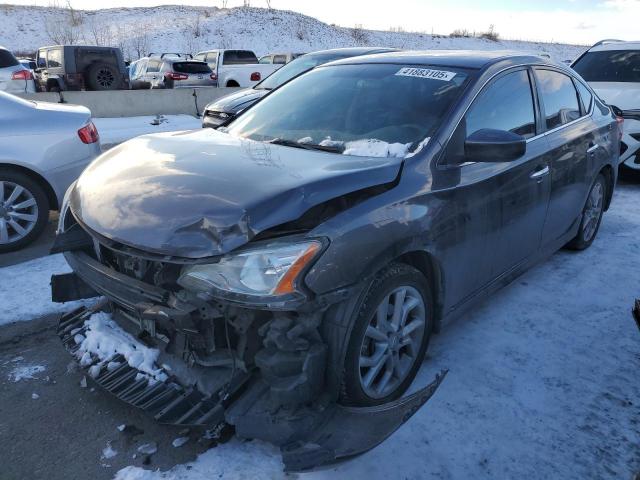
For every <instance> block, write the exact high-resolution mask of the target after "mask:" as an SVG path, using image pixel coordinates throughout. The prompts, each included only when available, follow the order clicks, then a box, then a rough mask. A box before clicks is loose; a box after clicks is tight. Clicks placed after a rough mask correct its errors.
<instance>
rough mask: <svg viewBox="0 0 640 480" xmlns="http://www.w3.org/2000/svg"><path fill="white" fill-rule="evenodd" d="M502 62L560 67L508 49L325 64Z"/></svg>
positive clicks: (476, 66) (483, 64) (466, 65)
mask: <svg viewBox="0 0 640 480" xmlns="http://www.w3.org/2000/svg"><path fill="white" fill-rule="evenodd" d="M501 61H511V62H512V63H513V64H516V63H544V64H550V65H555V66H560V65H559V64H557V63H556V62H553V61H552V60H551V59H550V58H548V57H545V56H541V55H538V54H535V53H528V52H518V51H511V50H425V51H396V52H391V53H378V54H374V55H366V56H358V57H349V58H345V59H343V60H336V61H334V62H331V63H330V64H328V65H339V64H340V65H344V64H356V63H398V64H409V65H435V66H450V67H461V68H473V69H481V68H484V67H487V66H489V65H491V64H494V63H498V62H501Z"/></svg>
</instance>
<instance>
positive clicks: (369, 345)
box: [340, 263, 434, 406]
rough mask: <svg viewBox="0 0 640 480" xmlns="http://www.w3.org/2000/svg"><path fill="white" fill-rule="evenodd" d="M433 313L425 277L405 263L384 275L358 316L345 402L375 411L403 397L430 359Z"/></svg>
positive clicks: (350, 343) (345, 371)
mask: <svg viewBox="0 0 640 480" xmlns="http://www.w3.org/2000/svg"><path fill="white" fill-rule="evenodd" d="M405 311H406V314H403V313H404V312H405ZM433 311H434V310H433V297H432V294H431V291H430V288H429V284H428V282H427V279H426V278H425V277H424V275H423V274H422V273H421V272H419V271H418V270H416V269H415V268H413V267H411V266H409V265H405V264H400V263H393V264H391V265H389V267H387V268H385V269H384V270H382V271H381V272H380V273H379V274H378V275H377V276H376V278H375V279H374V280H373V282H372V283H371V286H370V287H369V289H368V291H367V293H366V295H365V297H364V299H363V300H362V301H361V303H360V305H359V307H358V308H356V310H355V311H354V315H355V320H354V326H353V329H352V331H351V336H350V338H349V340H348V344H347V349H346V355H345V361H344V365H343V375H342V385H341V389H340V401H341V403H343V404H346V405H356V406H373V405H381V404H384V403H387V402H390V401H392V400H395V399H396V398H399V397H400V396H401V395H402V394H403V393H404V392H405V391H406V390H407V388H409V385H411V382H412V381H413V379H414V378H415V376H416V374H417V373H418V369H419V368H420V366H421V365H422V362H423V360H424V356H425V353H426V350H427V346H428V344H429V338H430V336H431V332H432V331H433ZM396 312H399V313H397V314H399V317H397V318H396V316H395V315H394V313H396ZM407 327H409V328H407ZM405 333H406V334H405ZM380 358H381V359H382V360H378V359H380ZM385 382H386V383H385Z"/></svg>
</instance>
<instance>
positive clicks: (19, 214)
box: [0, 180, 38, 245]
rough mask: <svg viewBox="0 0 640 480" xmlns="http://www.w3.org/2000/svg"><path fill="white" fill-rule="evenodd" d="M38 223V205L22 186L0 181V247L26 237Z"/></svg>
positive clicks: (31, 194)
mask: <svg viewBox="0 0 640 480" xmlns="http://www.w3.org/2000/svg"><path fill="white" fill-rule="evenodd" d="M37 221H38V204H37V202H36V199H35V197H34V196H33V193H31V192H30V191H29V190H27V189H26V188H25V187H23V186H22V185H18V184H17V183H14V182H9V181H7V180H4V181H3V180H0V245H6V244H10V243H14V242H17V241H19V240H21V239H23V238H24V237H26V236H27V235H28V234H29V233H30V232H31V231H32V230H33V229H34V227H35V226H36V222H37Z"/></svg>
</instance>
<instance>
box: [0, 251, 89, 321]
mask: <svg viewBox="0 0 640 480" xmlns="http://www.w3.org/2000/svg"><path fill="white" fill-rule="evenodd" d="M70 271H71V269H70V268H69V266H68V265H67V262H66V261H65V259H64V257H63V256H62V255H61V254H58V255H50V256H47V257H43V258H38V259H35V260H31V261H28V262H24V263H19V264H17V265H12V266H10V267H3V268H0V299H1V300H0V307H1V308H0V325H5V324H8V323H11V322H21V321H25V320H33V319H34V318H38V317H41V316H43V315H45V314H48V313H58V312H68V311H70V310H73V309H74V308H76V307H78V306H80V305H83V304H84V303H91V300H88V301H86V302H84V303H83V302H69V303H64V304H63V303H52V302H51V288H50V286H49V282H50V281H51V275H52V274H54V273H67V272H70Z"/></svg>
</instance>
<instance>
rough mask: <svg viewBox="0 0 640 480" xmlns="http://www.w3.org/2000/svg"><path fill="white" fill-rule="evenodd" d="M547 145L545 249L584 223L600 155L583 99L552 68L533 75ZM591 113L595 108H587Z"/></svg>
mask: <svg viewBox="0 0 640 480" xmlns="http://www.w3.org/2000/svg"><path fill="white" fill-rule="evenodd" d="M534 72H535V79H536V84H537V89H538V94H539V97H540V108H541V111H542V113H543V119H544V129H545V131H546V133H545V137H546V139H547V142H548V143H549V147H550V151H549V154H548V159H549V168H550V169H551V197H550V201H549V211H548V213H547V219H546V221H545V225H544V230H543V239H544V244H545V245H552V244H553V243H554V242H557V241H560V240H561V239H562V237H563V236H565V234H567V233H568V232H569V230H571V228H572V227H573V225H574V224H575V223H576V222H579V221H580V214H581V212H582V208H583V206H584V202H585V199H586V197H587V193H588V191H589V189H590V188H591V180H592V178H591V177H592V174H590V173H589V172H590V170H591V169H592V168H593V165H595V157H596V156H597V155H599V154H602V152H603V151H602V145H601V143H602V140H600V142H599V141H598V132H597V126H596V124H595V123H594V121H593V120H592V118H591V115H590V113H591V110H589V112H587V111H586V110H585V109H586V107H585V106H583V105H581V99H580V97H579V96H578V91H577V90H576V86H575V84H574V80H573V79H572V77H570V76H569V75H567V74H565V73H562V72H560V71H557V70H555V69H551V68H546V67H545V68H543V67H538V68H535V69H534ZM588 107H589V108H590V109H591V107H592V106H591V105H588Z"/></svg>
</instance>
